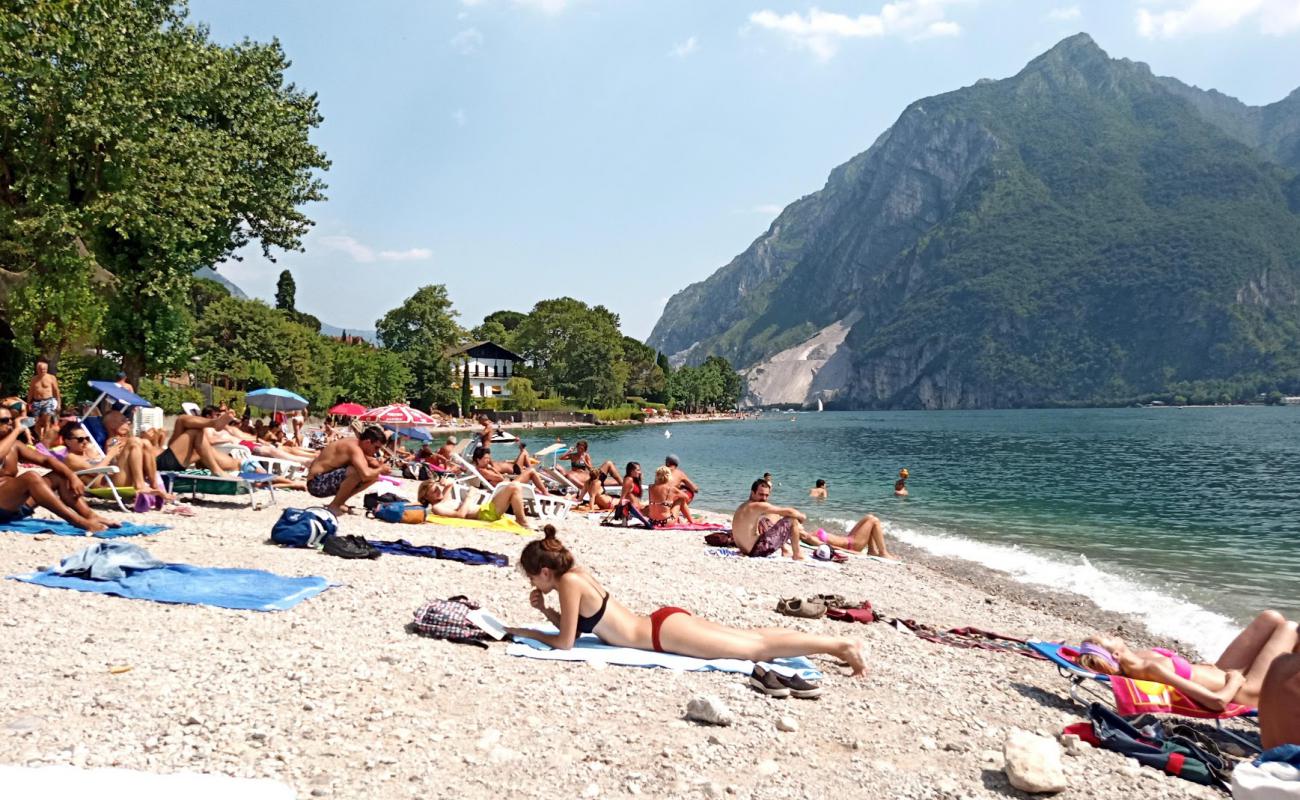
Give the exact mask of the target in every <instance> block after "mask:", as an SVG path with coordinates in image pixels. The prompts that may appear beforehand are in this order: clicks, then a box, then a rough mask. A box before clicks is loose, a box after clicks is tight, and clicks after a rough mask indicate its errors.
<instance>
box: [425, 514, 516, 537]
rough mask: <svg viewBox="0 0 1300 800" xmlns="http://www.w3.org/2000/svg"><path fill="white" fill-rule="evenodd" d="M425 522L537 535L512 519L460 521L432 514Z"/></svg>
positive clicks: (453, 526) (450, 526) (451, 526)
mask: <svg viewBox="0 0 1300 800" xmlns="http://www.w3.org/2000/svg"><path fill="white" fill-rule="evenodd" d="M424 521H425V522H428V523H430V524H433V525H446V526H447V527H449V528H479V529H481V530H485V531H504V532H506V533H514V534H517V535H519V536H531V535H533V534H534V533H536V531H530V530H529V529H527V528H525V527H524V526H522V525H520V524H519V523H518V522H515V521H514V519H512V518H510V517H502V518H501V519H499V520H497V521H496V522H484V521H483V520H481V519H459V518H457V517H440V516H438V515H437V514H430V515H428V516H427V517H425V519H424Z"/></svg>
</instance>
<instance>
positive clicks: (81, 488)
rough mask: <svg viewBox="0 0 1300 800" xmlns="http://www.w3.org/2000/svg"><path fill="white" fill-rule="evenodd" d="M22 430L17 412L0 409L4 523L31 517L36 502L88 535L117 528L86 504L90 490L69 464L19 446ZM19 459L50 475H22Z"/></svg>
mask: <svg viewBox="0 0 1300 800" xmlns="http://www.w3.org/2000/svg"><path fill="white" fill-rule="evenodd" d="M22 430H23V428H22V426H21V425H19V424H18V423H17V420H16V419H15V418H14V414H13V411H12V410H10V409H8V408H0V521H2V522H9V521H13V520H20V519H25V518H27V517H30V516H31V515H32V510H33V509H32V507H31V504H32V503H34V504H35V505H38V506H41V507H42V508H47V509H49V510H50V511H53V512H54V513H55V514H57V515H59V516H60V517H62V518H63V519H65V520H67V521H68V522H70V523H72V524H73V525H76V526H77V527H78V528H81V529H82V530H84V531H85V532H86V533H87V534H92V533H99V532H100V531H102V530H106V529H108V528H115V527H117V525H115V524H113V523H111V522H109V521H108V520H106V519H104V518H103V517H101V516H99V515H98V514H96V513H95V512H94V511H92V510H91V509H90V506H88V505H86V498H85V497H84V496H83V494H84V492H85V491H86V487H85V485H83V484H82V482H81V479H80V478H78V477H77V476H76V475H75V474H73V471H72V469H71V468H70V467H69V466H68V465H67V464H64V463H63V462H62V461H60V460H58V459H57V458H55V457H53V456H48V455H45V454H44V453H41V452H38V451H37V450H35V449H33V448H31V447H28V446H27V445H24V444H19V443H18V435H19V433H20V432H21V431H22ZM19 459H21V460H23V461H24V462H26V463H28V464H35V465H37V466H39V467H45V468H47V469H49V470H50V472H49V474H48V475H44V476H42V475H39V474H37V473H36V472H31V471H28V472H24V473H22V474H21V475H19V474H18V461H19ZM29 501H30V503H29Z"/></svg>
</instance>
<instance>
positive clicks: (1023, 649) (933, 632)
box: [883, 617, 1048, 661]
mask: <svg viewBox="0 0 1300 800" xmlns="http://www.w3.org/2000/svg"><path fill="white" fill-rule="evenodd" d="M883 621H884V622H885V624H886V625H892V626H893V627H895V628H897V629H898V630H902V631H907V632H909V633H914V634H916V635H917V636H918V637H920V638H922V639H924V640H926V641H927V642H934V643H935V644H946V645H948V646H949V647H961V648H964V649H967V650H991V651H997V652H1001V653H1015V654H1016V655H1021V656H1024V657H1025V658H1032V659H1034V660H1037V661H1047V660H1048V658H1047V656H1045V655H1043V654H1042V653H1041V652H1039V651H1038V650H1036V649H1034V648H1033V647H1032V646H1030V644H1029V642H1027V641H1026V640H1024V639H1019V638H1016V637H1015V636H1007V635H1006V634H1003V633H995V632H993V631H986V630H982V629H980V628H972V627H969V626H968V627H964V628H949V629H948V630H939V629H937V628H935V627H934V626H933V625H926V624H925V623H922V622H917V621H916V620H914V619H899V618H897V617H891V618H889V619H886V620H883Z"/></svg>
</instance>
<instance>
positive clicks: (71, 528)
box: [0, 517, 168, 539]
mask: <svg viewBox="0 0 1300 800" xmlns="http://www.w3.org/2000/svg"><path fill="white" fill-rule="evenodd" d="M165 530H168V527H167V526H166V525H134V524H132V523H129V522H126V523H123V524H122V525H121V526H120V527H117V528H109V529H108V530H106V531H100V532H99V533H96V534H94V536H95V538H96V539H120V538H121V537H123V536H153V535H154V534H155V533H162V532H163V531H165ZM0 531H4V532H7V533H26V534H29V535H34V534H37V533H51V534H54V535H55V536H85V535H86V532H85V531H83V530H82V529H81V528H78V527H77V526H76V525H73V524H72V523H70V522H64V521H63V520H61V519H44V518H38V517H28V518H27V519H16V520H13V521H11V522H0Z"/></svg>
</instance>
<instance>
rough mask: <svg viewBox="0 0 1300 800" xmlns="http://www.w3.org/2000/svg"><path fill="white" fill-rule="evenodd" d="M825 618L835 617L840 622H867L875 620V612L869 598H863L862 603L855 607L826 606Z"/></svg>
mask: <svg viewBox="0 0 1300 800" xmlns="http://www.w3.org/2000/svg"><path fill="white" fill-rule="evenodd" d="M826 618H827V619H837V620H839V621H840V622H861V623H863V624H867V623H869V622H875V621H876V612H875V611H873V610H872V609H871V601H870V600H863V601H862V605H860V606H857V607H856V608H828V609H826Z"/></svg>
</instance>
